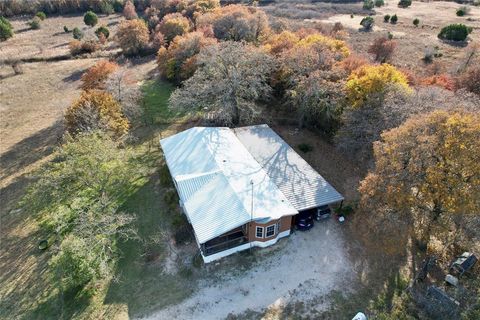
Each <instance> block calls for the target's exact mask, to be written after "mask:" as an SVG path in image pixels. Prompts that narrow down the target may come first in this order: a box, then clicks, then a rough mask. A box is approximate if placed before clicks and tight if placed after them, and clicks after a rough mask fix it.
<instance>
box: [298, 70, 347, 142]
mask: <svg viewBox="0 0 480 320" xmlns="http://www.w3.org/2000/svg"><path fill="white" fill-rule="evenodd" d="M289 96H290V100H291V103H292V105H293V107H294V109H295V110H296V111H297V115H298V118H299V125H300V126H301V127H303V126H305V125H309V126H313V127H316V128H319V129H321V130H323V131H324V132H325V133H327V134H330V135H331V134H333V133H334V130H335V129H336V127H337V126H338V120H339V116H340V114H341V112H342V109H343V106H344V102H345V91H344V84H343V83H342V82H334V81H329V80H328V75H326V74H325V72H323V71H315V72H313V73H311V74H309V75H308V77H301V78H300V79H299V81H298V83H297V85H296V86H295V87H294V88H293V89H292V90H289Z"/></svg>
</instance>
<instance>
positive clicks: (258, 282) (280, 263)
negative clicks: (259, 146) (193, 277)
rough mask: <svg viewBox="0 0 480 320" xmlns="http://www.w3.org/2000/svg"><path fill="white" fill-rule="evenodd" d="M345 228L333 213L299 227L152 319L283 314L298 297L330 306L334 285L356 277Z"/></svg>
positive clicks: (316, 307)
mask: <svg viewBox="0 0 480 320" xmlns="http://www.w3.org/2000/svg"><path fill="white" fill-rule="evenodd" d="M341 229H342V226H341V225H339V224H338V222H336V221H335V220H334V219H333V218H332V219H330V220H329V221H324V222H320V223H317V224H316V225H315V227H314V228H313V229H311V230H309V231H307V232H299V231H298V232H296V233H295V234H292V235H291V236H290V237H289V238H285V239H283V240H281V241H280V242H279V243H277V245H275V246H272V247H269V248H268V249H260V250H258V251H257V252H256V254H258V255H259V258H258V260H257V262H256V263H255V264H254V265H253V266H251V267H250V268H249V269H248V270H247V271H245V272H244V273H240V274H239V275H232V273H234V271H235V270H229V271H225V274H221V275H218V277H219V279H218V281H211V280H210V281H203V283H201V284H200V286H199V289H198V290H197V292H196V293H195V294H194V295H193V296H191V297H190V298H189V299H187V300H185V301H183V302H182V303H180V304H177V305H174V306H171V307H168V308H165V309H162V310H159V311H157V312H156V313H154V314H152V315H150V316H148V317H147V319H152V320H153V319H202V320H205V319H209V320H210V319H225V318H226V317H227V316H229V315H230V316H232V315H238V314H242V313H246V312H253V311H261V312H265V311H267V312H268V314H269V315H271V317H272V318H277V316H278V315H281V314H282V313H283V310H284V309H285V307H286V306H287V305H291V304H295V303H296V302H303V303H304V304H305V305H308V312H309V313H316V312H319V311H322V310H325V309H326V308H327V307H328V306H329V302H328V299H326V297H325V296H326V295H327V294H328V293H329V292H331V291H332V290H334V289H335V290H340V291H344V290H348V288H349V286H348V284H349V283H350V282H351V281H352V280H353V278H354V272H353V264H352V263H351V261H349V259H348V257H347V253H346V252H347V249H346V243H345V240H344V238H343V236H342V232H343V230H341ZM226 259H229V258H228V257H227V258H226ZM221 263H223V262H221Z"/></svg>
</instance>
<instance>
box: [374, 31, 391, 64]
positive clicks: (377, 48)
mask: <svg viewBox="0 0 480 320" xmlns="http://www.w3.org/2000/svg"><path fill="white" fill-rule="evenodd" d="M396 46H397V43H396V42H395V41H393V40H389V39H387V38H385V37H381V38H377V39H375V40H374V42H373V43H372V45H371V46H370V47H369V48H368V53H370V54H373V55H374V56H375V61H377V62H380V63H385V62H387V61H389V60H390V59H391V58H392V55H393V53H394V51H395V48H396Z"/></svg>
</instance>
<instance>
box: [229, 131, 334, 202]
mask: <svg viewBox="0 0 480 320" xmlns="http://www.w3.org/2000/svg"><path fill="white" fill-rule="evenodd" d="M234 131H235V134H236V135H237V137H238V139H239V140H240V141H241V142H242V143H243V145H244V146H245V147H246V148H247V150H248V151H249V152H250V154H252V155H253V157H254V158H255V160H257V161H258V162H259V163H260V165H261V166H262V167H263V168H264V169H265V170H266V172H267V174H268V176H269V177H270V179H272V180H273V181H274V182H275V184H276V185H277V186H278V187H279V189H280V190H281V191H282V192H283V194H284V195H285V196H286V197H287V199H288V200H289V201H290V202H291V203H292V204H293V206H294V207H295V209H297V210H299V211H300V210H305V209H309V208H314V207H318V206H322V205H325V204H329V203H334V202H338V201H341V200H343V197H342V195H341V194H340V193H338V191H337V190H335V188H333V187H332V186H331V185H330V184H329V183H328V182H327V181H326V180H325V179H324V178H323V177H322V176H321V175H320V174H318V172H317V171H315V169H313V168H312V167H311V166H310V165H309V164H308V163H307V162H306V161H305V160H304V159H303V158H302V157H301V156H300V155H299V154H298V153H296V152H295V150H293V149H292V148H291V147H290V146H289V145H288V144H287V143H286V142H285V141H284V140H283V139H282V138H281V137H280V136H279V135H278V134H276V133H275V132H274V131H273V130H272V129H271V128H270V127H269V126H268V125H266V124H264V125H258V126H249V127H243V128H237V129H234Z"/></svg>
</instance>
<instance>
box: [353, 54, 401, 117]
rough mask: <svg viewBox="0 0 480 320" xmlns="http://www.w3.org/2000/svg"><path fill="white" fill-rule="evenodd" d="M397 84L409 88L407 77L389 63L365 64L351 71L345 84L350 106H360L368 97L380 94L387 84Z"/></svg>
mask: <svg viewBox="0 0 480 320" xmlns="http://www.w3.org/2000/svg"><path fill="white" fill-rule="evenodd" d="M394 84H395V85H399V86H400V87H402V88H404V89H406V90H409V86H408V79H407V77H406V76H405V74H403V73H402V72H401V71H399V70H398V69H396V68H395V67H394V66H392V65H389V64H381V65H365V66H362V67H360V68H359V69H357V70H355V71H353V72H352V74H351V75H350V77H349V78H348V81H347V84H346V90H347V96H348V99H349V100H350V103H351V104H352V107H354V108H356V107H361V106H362V105H363V103H364V102H365V101H367V100H368V99H369V98H371V97H373V96H375V95H378V94H381V93H383V92H384V91H385V89H386V88H387V87H388V86H389V85H394Z"/></svg>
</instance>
